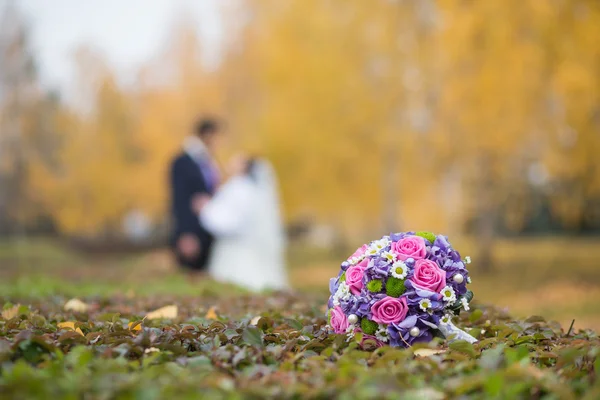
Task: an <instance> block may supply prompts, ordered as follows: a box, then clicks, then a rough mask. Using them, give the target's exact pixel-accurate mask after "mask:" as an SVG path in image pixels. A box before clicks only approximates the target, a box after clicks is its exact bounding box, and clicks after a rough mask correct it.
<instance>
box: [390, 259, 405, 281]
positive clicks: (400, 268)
mask: <svg viewBox="0 0 600 400" xmlns="http://www.w3.org/2000/svg"><path fill="white" fill-rule="evenodd" d="M390 275H392V276H393V277H394V278H398V279H404V278H406V275H408V267H407V266H406V264H405V263H404V261H396V262H395V263H394V264H392V268H390Z"/></svg>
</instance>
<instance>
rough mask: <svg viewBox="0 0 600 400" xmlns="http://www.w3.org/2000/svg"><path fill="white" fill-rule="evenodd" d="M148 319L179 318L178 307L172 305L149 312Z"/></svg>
mask: <svg viewBox="0 0 600 400" xmlns="http://www.w3.org/2000/svg"><path fill="white" fill-rule="evenodd" d="M146 318H148V319H160V318H165V319H173V318H177V306H176V305H171V306H164V307H161V308H159V309H157V310H154V311H152V312H149V313H148V315H146Z"/></svg>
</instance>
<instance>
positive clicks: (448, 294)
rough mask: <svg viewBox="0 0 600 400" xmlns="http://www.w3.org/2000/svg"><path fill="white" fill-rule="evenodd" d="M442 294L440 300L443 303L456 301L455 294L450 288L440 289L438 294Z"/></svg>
mask: <svg viewBox="0 0 600 400" xmlns="http://www.w3.org/2000/svg"><path fill="white" fill-rule="evenodd" d="M440 293H441V294H442V296H443V297H442V299H443V300H444V301H447V302H450V303H452V302H455V301H456V293H455V292H454V289H452V286H446V287H445V288H443V289H442V291H441V292H440Z"/></svg>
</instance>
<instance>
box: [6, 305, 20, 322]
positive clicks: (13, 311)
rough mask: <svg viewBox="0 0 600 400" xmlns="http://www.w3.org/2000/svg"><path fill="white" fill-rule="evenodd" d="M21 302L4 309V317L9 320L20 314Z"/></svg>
mask: <svg viewBox="0 0 600 400" xmlns="http://www.w3.org/2000/svg"><path fill="white" fill-rule="evenodd" d="M19 307H20V306H19V304H17V305H14V306H12V307H10V308H7V309H6V310H3V311H2V318H4V319H6V320H9V319H12V318H14V317H16V316H17V315H19Z"/></svg>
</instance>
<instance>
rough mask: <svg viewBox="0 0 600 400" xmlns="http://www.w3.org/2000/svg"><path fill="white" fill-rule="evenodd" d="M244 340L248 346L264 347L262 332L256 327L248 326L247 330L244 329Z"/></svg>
mask: <svg viewBox="0 0 600 400" xmlns="http://www.w3.org/2000/svg"><path fill="white" fill-rule="evenodd" d="M242 340H243V341H244V343H246V344H249V345H252V346H259V347H263V338H262V332H261V331H260V329H258V328H256V327H254V326H248V327H246V329H244V333H242Z"/></svg>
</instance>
